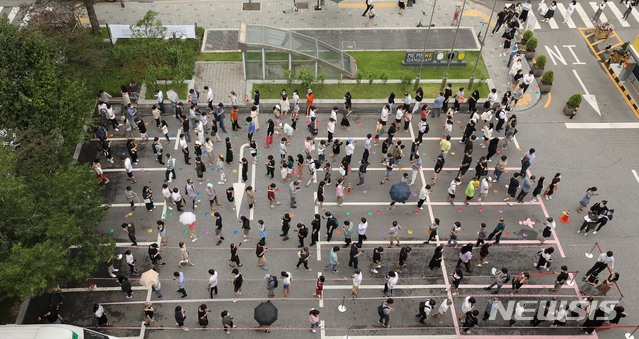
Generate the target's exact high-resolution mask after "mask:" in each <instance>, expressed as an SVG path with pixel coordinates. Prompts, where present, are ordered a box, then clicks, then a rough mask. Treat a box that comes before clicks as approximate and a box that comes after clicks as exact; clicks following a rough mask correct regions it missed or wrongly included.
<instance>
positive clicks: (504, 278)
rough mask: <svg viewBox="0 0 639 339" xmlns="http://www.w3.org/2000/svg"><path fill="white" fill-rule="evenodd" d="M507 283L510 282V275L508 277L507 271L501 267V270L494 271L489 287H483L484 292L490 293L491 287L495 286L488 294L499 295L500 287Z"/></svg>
mask: <svg viewBox="0 0 639 339" xmlns="http://www.w3.org/2000/svg"><path fill="white" fill-rule="evenodd" d="M508 281H510V275H508V269H507V268H506V267H503V268H502V269H501V270H495V273H494V275H493V278H492V282H491V283H490V285H488V286H486V287H484V290H486V291H490V290H491V289H492V288H493V286H497V289H496V290H495V291H492V292H490V293H492V294H499V291H500V290H501V287H502V286H503V285H504V284H505V283H507V282H508ZM484 320H486V319H484Z"/></svg>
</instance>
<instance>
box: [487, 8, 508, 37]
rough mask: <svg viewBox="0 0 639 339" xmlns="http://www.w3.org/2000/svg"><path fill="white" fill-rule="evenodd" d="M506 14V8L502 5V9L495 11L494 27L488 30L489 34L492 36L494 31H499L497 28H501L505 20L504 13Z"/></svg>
mask: <svg viewBox="0 0 639 339" xmlns="http://www.w3.org/2000/svg"><path fill="white" fill-rule="evenodd" d="M507 14H508V8H507V7H504V9H503V10H502V11H501V12H499V13H497V23H496V24H495V27H494V28H493V30H492V31H491V32H490V35H491V36H493V35H494V34H495V32H499V30H500V29H501V26H502V25H503V24H504V23H505V22H506V15H507Z"/></svg>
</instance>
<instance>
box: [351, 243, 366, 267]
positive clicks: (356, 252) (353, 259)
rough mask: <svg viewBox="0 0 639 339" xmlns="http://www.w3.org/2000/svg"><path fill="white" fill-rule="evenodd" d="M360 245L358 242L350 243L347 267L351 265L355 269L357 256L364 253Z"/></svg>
mask: <svg viewBox="0 0 639 339" xmlns="http://www.w3.org/2000/svg"><path fill="white" fill-rule="evenodd" d="M361 248H362V245H360V244H358V243H354V244H352V245H351V251H350V253H349V260H348V267H353V268H354V269H357V266H358V265H359V256H361V255H362V254H364V251H361V250H360V249H361Z"/></svg>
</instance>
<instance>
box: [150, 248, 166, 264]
mask: <svg viewBox="0 0 639 339" xmlns="http://www.w3.org/2000/svg"><path fill="white" fill-rule="evenodd" d="M148 252H149V258H150V259H151V269H152V270H156V271H157V265H158V264H159V265H160V266H164V265H166V263H165V262H163V261H162V255H160V252H161V251H160V247H159V246H158V244H157V243H152V244H151V245H149V248H148Z"/></svg>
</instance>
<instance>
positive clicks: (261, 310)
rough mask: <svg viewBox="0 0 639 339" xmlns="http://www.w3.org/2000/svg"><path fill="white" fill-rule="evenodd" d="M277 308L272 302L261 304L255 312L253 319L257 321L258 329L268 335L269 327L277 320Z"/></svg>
mask: <svg viewBox="0 0 639 339" xmlns="http://www.w3.org/2000/svg"><path fill="white" fill-rule="evenodd" d="M277 313H278V310H277V307H275V305H273V304H272V303H271V302H270V301H265V302H263V303H260V304H259V305H257V307H255V309H254V310H253V319H255V321H257V324H258V325H257V326H256V327H255V328H257V329H258V330H261V331H263V332H266V333H270V332H271V331H270V330H269V327H270V326H271V325H273V323H274V322H275V321H276V320H277Z"/></svg>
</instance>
